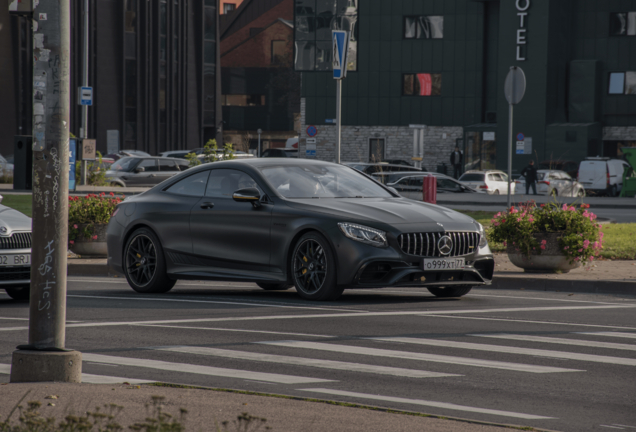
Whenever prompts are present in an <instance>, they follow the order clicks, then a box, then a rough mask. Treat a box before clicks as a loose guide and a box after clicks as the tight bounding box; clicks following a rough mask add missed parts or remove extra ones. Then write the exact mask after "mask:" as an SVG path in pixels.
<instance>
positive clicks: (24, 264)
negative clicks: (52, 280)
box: [0, 196, 31, 300]
mask: <svg viewBox="0 0 636 432" xmlns="http://www.w3.org/2000/svg"><path fill="white" fill-rule="evenodd" d="M0 202H2V196H0ZM30 283H31V218H30V217H28V216H26V215H24V214H22V213H20V212H19V211H17V210H14V209H12V208H9V207H6V206H3V205H0V288H4V290H5V291H6V292H7V294H9V296H10V297H11V298H14V299H17V300H25V299H28V298H29V290H30Z"/></svg>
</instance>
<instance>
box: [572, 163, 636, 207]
mask: <svg viewBox="0 0 636 432" xmlns="http://www.w3.org/2000/svg"><path fill="white" fill-rule="evenodd" d="M629 169H630V166H629V164H628V163H627V162H625V161H624V160H620V159H610V158H602V157H590V158H585V160H584V161H581V164H580V165H579V176H578V178H577V180H578V181H579V183H581V184H582V185H583V187H584V188H585V190H586V191H587V192H588V193H592V194H604V195H609V196H612V197H615V196H618V194H619V192H620V191H621V189H623V173H624V172H625V171H626V170H629Z"/></svg>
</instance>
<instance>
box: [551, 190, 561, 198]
mask: <svg viewBox="0 0 636 432" xmlns="http://www.w3.org/2000/svg"><path fill="white" fill-rule="evenodd" d="M550 195H552V196H553V197H555V196H559V193H558V192H557V190H556V189H552V190H551V191H550Z"/></svg>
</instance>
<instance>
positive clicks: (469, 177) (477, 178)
mask: <svg viewBox="0 0 636 432" xmlns="http://www.w3.org/2000/svg"><path fill="white" fill-rule="evenodd" d="M459 181H484V175H483V174H473V173H471V174H464V175H463V176H461V177H460V178H459Z"/></svg>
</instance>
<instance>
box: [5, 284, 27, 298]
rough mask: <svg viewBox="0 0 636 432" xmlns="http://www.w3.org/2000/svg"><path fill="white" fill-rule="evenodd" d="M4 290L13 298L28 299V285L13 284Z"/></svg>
mask: <svg viewBox="0 0 636 432" xmlns="http://www.w3.org/2000/svg"><path fill="white" fill-rule="evenodd" d="M4 290H5V291H6V292H7V294H9V297H11V298H12V299H13V300H28V299H29V297H30V296H31V286H30V285H21V286H14V287H11V288H8V287H7V288H5V289H4Z"/></svg>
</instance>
